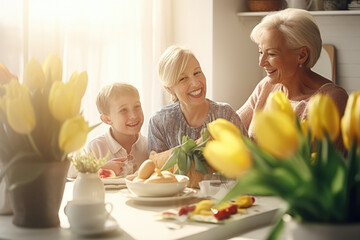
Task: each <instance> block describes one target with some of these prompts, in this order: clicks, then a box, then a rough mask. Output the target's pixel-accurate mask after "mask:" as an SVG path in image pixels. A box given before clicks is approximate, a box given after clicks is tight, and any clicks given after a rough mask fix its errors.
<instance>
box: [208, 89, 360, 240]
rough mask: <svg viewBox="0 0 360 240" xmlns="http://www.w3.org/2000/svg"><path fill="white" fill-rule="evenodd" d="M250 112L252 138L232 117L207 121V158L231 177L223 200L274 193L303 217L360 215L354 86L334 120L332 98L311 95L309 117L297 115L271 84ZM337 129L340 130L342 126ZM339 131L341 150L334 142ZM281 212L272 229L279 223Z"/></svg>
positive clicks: (347, 219)
mask: <svg viewBox="0 0 360 240" xmlns="http://www.w3.org/2000/svg"><path fill="white" fill-rule="evenodd" d="M254 117H255V119H254V121H255V122H254V124H255V126H254V132H255V136H256V137H255V141H251V140H249V139H247V138H246V137H244V136H242V135H241V134H240V132H239V131H236V130H233V128H234V126H233V124H232V123H230V122H227V121H226V120H223V119H222V120H215V121H214V122H212V123H210V124H209V125H208V130H209V132H210V134H211V136H212V140H211V141H209V142H208V143H207V145H206V146H205V149H204V152H203V154H204V156H205V158H206V160H207V161H208V163H209V164H210V165H211V166H213V167H214V168H215V169H217V170H218V171H220V172H221V173H222V174H224V175H225V176H228V177H231V178H237V183H236V185H235V186H234V187H233V188H232V189H231V190H230V191H229V192H228V193H227V195H225V197H224V198H223V199H222V202H223V201H228V200H231V199H234V198H235V197H236V196H239V195H241V194H243V193H255V194H266V195H268V194H272V195H275V196H279V197H280V198H282V199H283V200H284V201H285V202H286V203H287V204H286V206H287V207H286V209H283V210H284V213H285V212H286V213H288V214H289V215H291V216H292V217H293V218H294V219H296V220H298V221H302V222H319V223H351V222H360V92H355V93H352V94H351V95H350V96H349V99H348V102H347V105H346V109H345V114H344V116H343V117H342V119H341V120H340V117H339V113H338V110H337V108H336V106H335V104H334V102H333V101H332V99H331V98H330V97H328V96H326V95H315V96H314V97H312V98H311V99H310V102H309V109H308V119H307V121H303V122H302V121H299V120H298V119H297V118H296V117H295V114H294V112H293V110H292V108H291V105H290V103H289V100H288V99H287V98H286V96H285V94H284V93H283V92H280V91H279V92H274V93H273V94H271V95H270V96H269V98H268V100H267V102H266V105H265V107H264V110H263V111H260V112H257V113H256V114H255V116H254ZM340 129H341V131H340ZM340 132H342V139H343V141H344V145H345V147H346V148H347V150H348V152H347V154H346V157H344V156H343V154H341V153H339V151H338V150H337V149H336V148H335V147H334V145H333V142H334V140H335V139H337V138H338V137H339V133H340ZM282 224H283V223H282V219H281V218H280V220H279V222H278V224H276V226H275V228H274V231H273V232H272V235H271V236H272V237H274V236H276V234H278V233H279V230H280V229H281V226H282Z"/></svg>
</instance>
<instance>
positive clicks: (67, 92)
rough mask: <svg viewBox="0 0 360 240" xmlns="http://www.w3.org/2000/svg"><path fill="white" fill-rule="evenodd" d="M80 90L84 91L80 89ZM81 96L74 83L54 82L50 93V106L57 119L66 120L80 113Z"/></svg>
mask: <svg viewBox="0 0 360 240" xmlns="http://www.w3.org/2000/svg"><path fill="white" fill-rule="evenodd" d="M80 91H82V90H81V89H80ZM80 105H81V97H79V93H78V89H76V86H75V85H74V84H69V82H67V83H63V82H60V81H57V82H54V83H53V84H52V86H51V89H50V94H49V108H50V112H51V113H52V115H53V116H54V117H55V119H57V120H59V121H61V122H62V121H65V120H66V119H68V118H72V117H74V116H76V115H77V114H79V111H80Z"/></svg>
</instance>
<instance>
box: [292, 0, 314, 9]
mask: <svg viewBox="0 0 360 240" xmlns="http://www.w3.org/2000/svg"><path fill="white" fill-rule="evenodd" d="M312 2H313V0H286V3H287V6H288V8H300V9H306V10H309V9H310V7H311V4H312Z"/></svg>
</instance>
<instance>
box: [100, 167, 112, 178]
mask: <svg viewBox="0 0 360 240" xmlns="http://www.w3.org/2000/svg"><path fill="white" fill-rule="evenodd" d="M98 174H99V177H100V178H108V177H115V176H116V175H115V173H114V171H113V170H110V169H102V168H100V169H99V171H98Z"/></svg>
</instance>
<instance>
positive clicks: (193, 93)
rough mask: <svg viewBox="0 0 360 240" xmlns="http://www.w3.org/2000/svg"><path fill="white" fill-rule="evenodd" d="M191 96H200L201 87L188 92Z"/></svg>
mask: <svg viewBox="0 0 360 240" xmlns="http://www.w3.org/2000/svg"><path fill="white" fill-rule="evenodd" d="M189 95H190V96H191V97H195V98H199V97H201V96H202V89H201V88H200V89H198V90H195V91H192V92H190V93H189Z"/></svg>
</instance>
